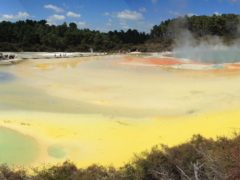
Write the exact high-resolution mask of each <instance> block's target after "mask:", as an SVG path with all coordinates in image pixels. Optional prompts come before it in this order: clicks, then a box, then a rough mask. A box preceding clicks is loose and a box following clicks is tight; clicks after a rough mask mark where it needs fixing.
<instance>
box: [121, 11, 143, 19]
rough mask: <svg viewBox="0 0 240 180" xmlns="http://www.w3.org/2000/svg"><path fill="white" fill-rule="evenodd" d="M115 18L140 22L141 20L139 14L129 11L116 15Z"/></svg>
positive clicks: (141, 17)
mask: <svg viewBox="0 0 240 180" xmlns="http://www.w3.org/2000/svg"><path fill="white" fill-rule="evenodd" d="M117 18H118V19H121V20H133V21H136V20H141V19H143V15H142V13H140V12H137V11H130V10H124V11H121V12H118V13H117Z"/></svg>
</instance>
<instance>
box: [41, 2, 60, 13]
mask: <svg viewBox="0 0 240 180" xmlns="http://www.w3.org/2000/svg"><path fill="white" fill-rule="evenodd" d="M44 8H45V9H51V10H53V11H55V12H56V13H61V12H64V10H63V9H62V8H60V7H58V6H55V5H53V4H46V5H45V6H44Z"/></svg>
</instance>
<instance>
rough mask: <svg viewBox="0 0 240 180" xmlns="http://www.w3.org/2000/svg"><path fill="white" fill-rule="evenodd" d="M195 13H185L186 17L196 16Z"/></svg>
mask: <svg viewBox="0 0 240 180" xmlns="http://www.w3.org/2000/svg"><path fill="white" fill-rule="evenodd" d="M196 15H197V14H194V13H188V14H187V17H192V16H196Z"/></svg>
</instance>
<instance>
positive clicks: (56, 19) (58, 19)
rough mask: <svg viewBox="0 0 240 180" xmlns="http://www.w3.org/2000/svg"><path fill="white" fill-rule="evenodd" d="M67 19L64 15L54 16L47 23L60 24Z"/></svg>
mask: <svg viewBox="0 0 240 180" xmlns="http://www.w3.org/2000/svg"><path fill="white" fill-rule="evenodd" d="M65 19H66V17H65V16H63V15H58V14H54V15H52V16H50V17H48V19H47V21H48V23H49V24H58V23H60V22H62V21H63V20H65Z"/></svg>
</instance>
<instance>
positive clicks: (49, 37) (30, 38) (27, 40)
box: [0, 20, 149, 51]
mask: <svg viewBox="0 0 240 180" xmlns="http://www.w3.org/2000/svg"><path fill="white" fill-rule="evenodd" d="M148 38H149V35H148V34H146V33H144V32H138V31H137V30H134V29H133V30H132V29H129V30H127V31H109V32H108V33H104V32H100V31H95V30H89V29H78V28H77V25H76V24H75V23H70V24H67V23H63V24H62V25H58V26H55V25H49V24H47V21H46V20H40V21H33V20H26V21H18V22H15V23H13V22H6V21H2V22H0V50H1V51H89V49H93V50H94V51H114V50H121V49H122V50H128V49H129V48H132V46H134V45H137V44H141V43H144V42H145V41H146V40H147V39H148Z"/></svg>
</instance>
